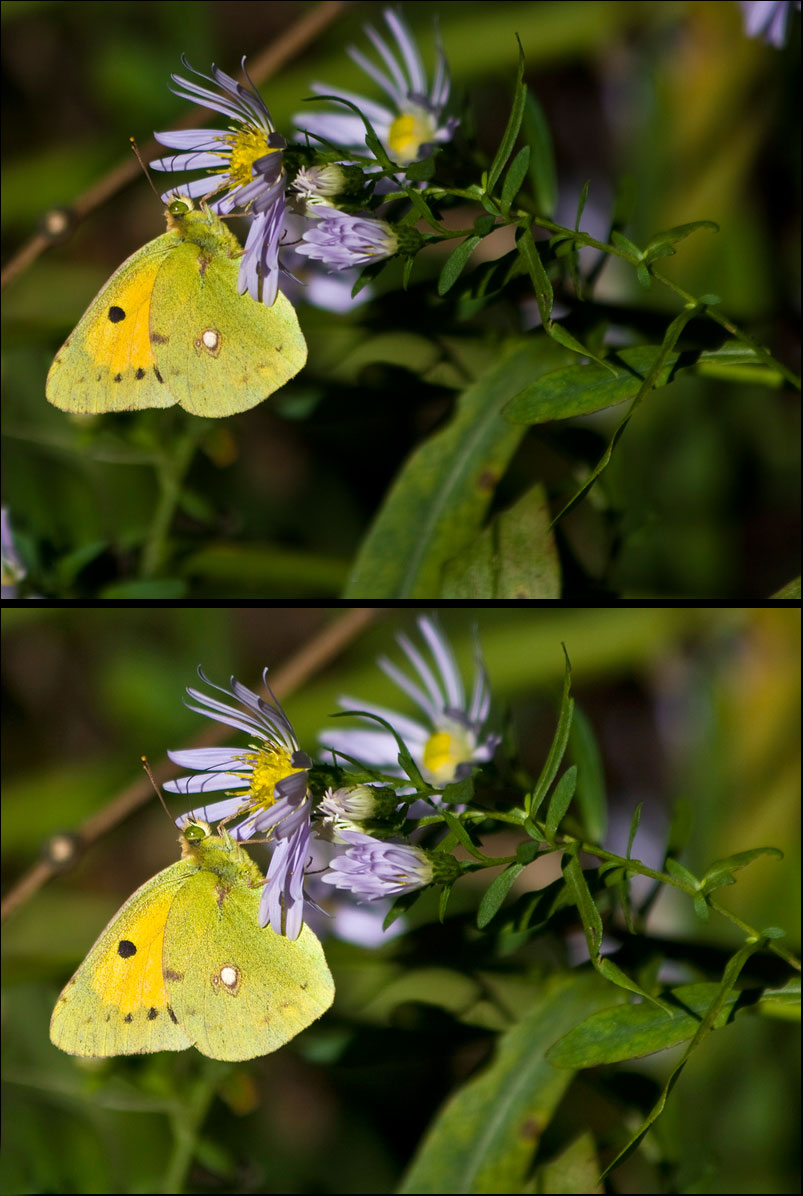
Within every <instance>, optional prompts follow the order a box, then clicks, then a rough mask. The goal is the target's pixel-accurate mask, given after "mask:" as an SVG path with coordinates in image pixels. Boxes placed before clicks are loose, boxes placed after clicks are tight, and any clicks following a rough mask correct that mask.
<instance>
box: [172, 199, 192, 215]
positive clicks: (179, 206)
mask: <svg viewBox="0 0 803 1196" xmlns="http://www.w3.org/2000/svg"><path fill="white" fill-rule="evenodd" d="M192 209H193V204H192V200H190V199H171V201H170V203H169V204H168V205H167V210H168V212H169V213H170V215H171V216H186V215H187V213H188V212H191V211H192Z"/></svg>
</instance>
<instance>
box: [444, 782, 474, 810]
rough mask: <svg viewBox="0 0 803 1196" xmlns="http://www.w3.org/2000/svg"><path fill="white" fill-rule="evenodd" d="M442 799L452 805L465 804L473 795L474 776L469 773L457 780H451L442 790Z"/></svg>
mask: <svg viewBox="0 0 803 1196" xmlns="http://www.w3.org/2000/svg"><path fill="white" fill-rule="evenodd" d="M442 796H443V800H444V802H448V803H450V804H451V805H453V806H460V805H465V804H466V803H467V802H470V801H471V799H472V797H473V796H474V777H473V776H471V774H469V775H468V776H467V777H461V778H460V780H459V781H452V782H451V784H449V785H447V786H446V787H445V789H444V790H443V795H442Z"/></svg>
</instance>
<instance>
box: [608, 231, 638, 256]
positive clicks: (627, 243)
mask: <svg viewBox="0 0 803 1196" xmlns="http://www.w3.org/2000/svg"><path fill="white" fill-rule="evenodd" d="M611 243H612V244H613V245H615V246H616V248H617V249H621V250H622V252H623V253H629V254H630V255H631V256H632V257H633V258H634V259H635V260H636V261H637V262H640V261H641V259H642V257H643V254H642V252H641V250H640V249H639V247H638V245H634V244H633V242H632V241H631V240H630V239H629V238H628V237H626V236H624V234H623V233H620V232H617V231H616V229H614V231H613V232H612V233H611Z"/></svg>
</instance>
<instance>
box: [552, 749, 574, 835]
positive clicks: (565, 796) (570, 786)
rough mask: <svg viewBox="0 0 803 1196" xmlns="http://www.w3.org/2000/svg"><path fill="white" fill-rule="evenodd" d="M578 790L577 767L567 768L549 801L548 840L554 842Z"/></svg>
mask: <svg viewBox="0 0 803 1196" xmlns="http://www.w3.org/2000/svg"><path fill="white" fill-rule="evenodd" d="M576 788H577V765H576V764H572V766H571V768H567V769H566V771H565V773H564V774H563V776H562V777H561V778H560V780H559V781H558V783H557V785H556V786H555V788H554V790H553V793H552V797H551V798H550V799H549V806H548V807H547V815H546V833H547V838H548V839H549V840H550V841H552V840H554V838H555V834H556V832H557V829H558V827H559V826H560V824H561V822H562V820H563V816H564V814H565V813H566V811H567V810H568V808H569V805H570V804H571V800H572V798H573V797H574V791H575V789H576Z"/></svg>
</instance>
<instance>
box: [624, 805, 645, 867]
mask: <svg viewBox="0 0 803 1196" xmlns="http://www.w3.org/2000/svg"><path fill="white" fill-rule="evenodd" d="M643 805H644V803H643V802H639V804H638V805H637V806H636V808H635V810H634V811H633V817H632V818H631V819H630V834H629V835H628V836H627V858H628V859H630V853H631V851H632V850H633V840H634V839H635V837H636V831H637V830H638V824H639V823H640V822H641V811H642V807H643Z"/></svg>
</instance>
